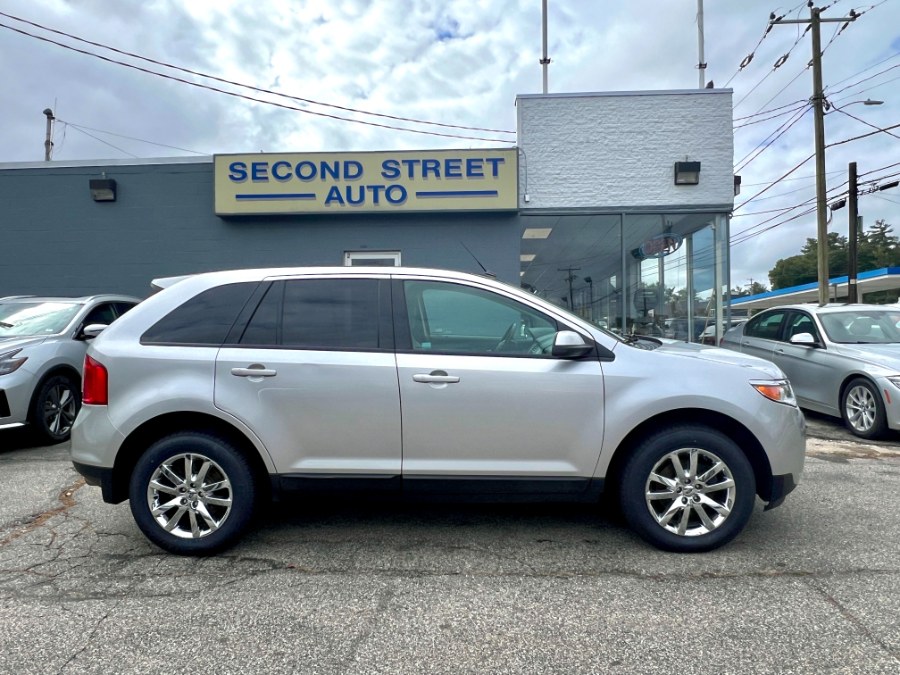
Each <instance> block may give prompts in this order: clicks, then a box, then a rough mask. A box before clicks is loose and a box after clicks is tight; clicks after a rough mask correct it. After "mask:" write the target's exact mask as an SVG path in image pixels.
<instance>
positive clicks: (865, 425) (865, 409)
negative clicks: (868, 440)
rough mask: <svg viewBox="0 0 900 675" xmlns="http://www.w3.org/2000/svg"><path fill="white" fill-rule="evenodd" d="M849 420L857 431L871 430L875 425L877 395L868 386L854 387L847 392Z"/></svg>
mask: <svg viewBox="0 0 900 675" xmlns="http://www.w3.org/2000/svg"><path fill="white" fill-rule="evenodd" d="M846 408H847V420H848V421H849V422H850V426H852V427H853V428H854V429H856V430H857V431H862V432H866V431H869V430H870V429H871V428H872V427H873V426H874V425H875V414H876V412H877V410H878V409H877V407H876V404H875V397H874V396H872V392H871V391H869V389H868V388H867V387H862V386H859V387H853V389H851V390H850V391H849V392H848V393H847V405H846Z"/></svg>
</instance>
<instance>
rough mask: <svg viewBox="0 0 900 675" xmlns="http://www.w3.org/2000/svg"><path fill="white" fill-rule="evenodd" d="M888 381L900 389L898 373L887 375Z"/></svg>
mask: <svg viewBox="0 0 900 675" xmlns="http://www.w3.org/2000/svg"><path fill="white" fill-rule="evenodd" d="M888 382H890V383H891V384H892V385H894V386H895V387H897V389H900V375H891V376H889V377H888Z"/></svg>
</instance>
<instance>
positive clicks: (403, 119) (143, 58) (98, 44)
mask: <svg viewBox="0 0 900 675" xmlns="http://www.w3.org/2000/svg"><path fill="white" fill-rule="evenodd" d="M0 16H5V17H7V18H9V19H13V20H14V21H19V22H21V23H24V24H28V25H29V26H34V27H35V28H40V29H41V30H45V31H47V32H48V33H54V34H56V35H62V36H64V37H67V38H70V39H72V40H76V41H78V42H82V43H84V44H88V45H91V46H93V47H99V48H101V49H106V50H108V51H111V52H115V53H116V54H121V55H123V56H129V57H131V58H134V59H139V60H141V61H145V62H147V63H152V64H154V65H157V66H162V67H163V68H171V69H172V70H177V71H179V72H182V73H188V74H190V75H196V76H198V77H203V78H206V79H208V80H214V81H216V82H222V83H223V84H230V85H233V86H235V87H241V88H244V89H250V90H251V91H256V92H259V93H261V94H271V95H272V96H280V97H282V98H286V99H290V100H292V101H298V102H300V103H310V104H313V105H319V106H323V107H326V108H335V109H337V110H343V111H345V112H353V113H358V114H361V115H371V116H374V117H382V118H386V119H392V120H397V121H399V122H413V123H415V124H427V125H433V126H438V127H447V128H451V129H463V130H467V131H487V132H490V133H497V134H515V133H516V132H515V131H508V130H505V129H486V128H483V127H469V126H462V125H457V124H444V123H442V122H431V121H428V120H420V119H415V118H411V117H398V116H396V115H387V114H384V113H376V112H371V111H368V110H359V109H357V108H348V107H346V106H340V105H336V104H334V103H325V102H322V101H316V100H313V99H309V98H302V97H300V96H292V95H290V94H284V93H281V92H277V91H272V90H271V89H264V88H262V87H256V86H253V85H251V84H243V83H241V82H235V81H233V80H227V79H225V78H222V77H217V76H215V75H209V74H207V73H202V72H200V71H196V70H191V69H190V68H183V67H181V66H176V65H173V64H171V63H167V62H165V61H158V60H156V59H151V58H149V57H146V56H141V55H140V54H135V53H133V52H128V51H124V50H122V49H117V48H115V47H110V46H109V45H105V44H103V43H101V42H93V41H91V40H86V39H84V38H80V37H78V36H77V35H72V34H71V33H66V32H64V31H61V30H56V29H55V28H49V27H47V26H44V25H42V24H39V23H35V22H34V21H29V20H27V19H22V18H20V17H17V16H13V15H12V14H7V13H6V12H0ZM3 27H4V28H9V26H3ZM12 30H16V29H14V28H13V29H12ZM20 32H22V31H20ZM23 34H25V35H29V34H28V33H23ZM31 37H37V38H38V39H43V38H40V37H38V36H31ZM51 42H52V41H51ZM53 44H60V43H56V42H54V43H53ZM61 46H64V45H61ZM82 53H89V52H82ZM91 55H92V56H97V57H98V58H103V57H101V56H99V55H96V54H91ZM114 63H119V62H118V61H114ZM122 65H125V64H122ZM156 74H159V73H156Z"/></svg>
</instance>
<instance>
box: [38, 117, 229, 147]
mask: <svg viewBox="0 0 900 675" xmlns="http://www.w3.org/2000/svg"><path fill="white" fill-rule="evenodd" d="M56 121H57V122H59V123H60V124H62V125H64V127H69V126H70V127H72V128H73V129H76V130H79V131H83V130H85V129H88V130H90V131H96V132H97V133H100V134H107V135H109V136H116V137H117V138H125V139H128V140H129V141H139V142H141V143H147V144H149V145H158V146H159V147H161V148H170V149H172V150H181V151H183V152H192V153H194V154H195V155H204V156H206V155H211V154H212V153H209V152H200V151H199V150H191V149H189V148H180V147H178V146H177V145H166V144H165V143H157V142H155V141H148V140H146V139H143V138H136V137H134V136H126V135H124V134H117V133H114V132H112V131H107V130H106V129H95V128H94V127H87V126H84V125H82V124H75V123H74V122H69V121H67V120H64V119H61V118H59V117H57V118H56ZM64 133H65V132H64Z"/></svg>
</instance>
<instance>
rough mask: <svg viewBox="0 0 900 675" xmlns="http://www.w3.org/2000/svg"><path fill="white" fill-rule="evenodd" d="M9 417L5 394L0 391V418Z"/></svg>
mask: <svg viewBox="0 0 900 675" xmlns="http://www.w3.org/2000/svg"><path fill="white" fill-rule="evenodd" d="M9 416H10V412H9V401H7V400H6V392H5V391H3V390H2V389H0V417H9Z"/></svg>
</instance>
